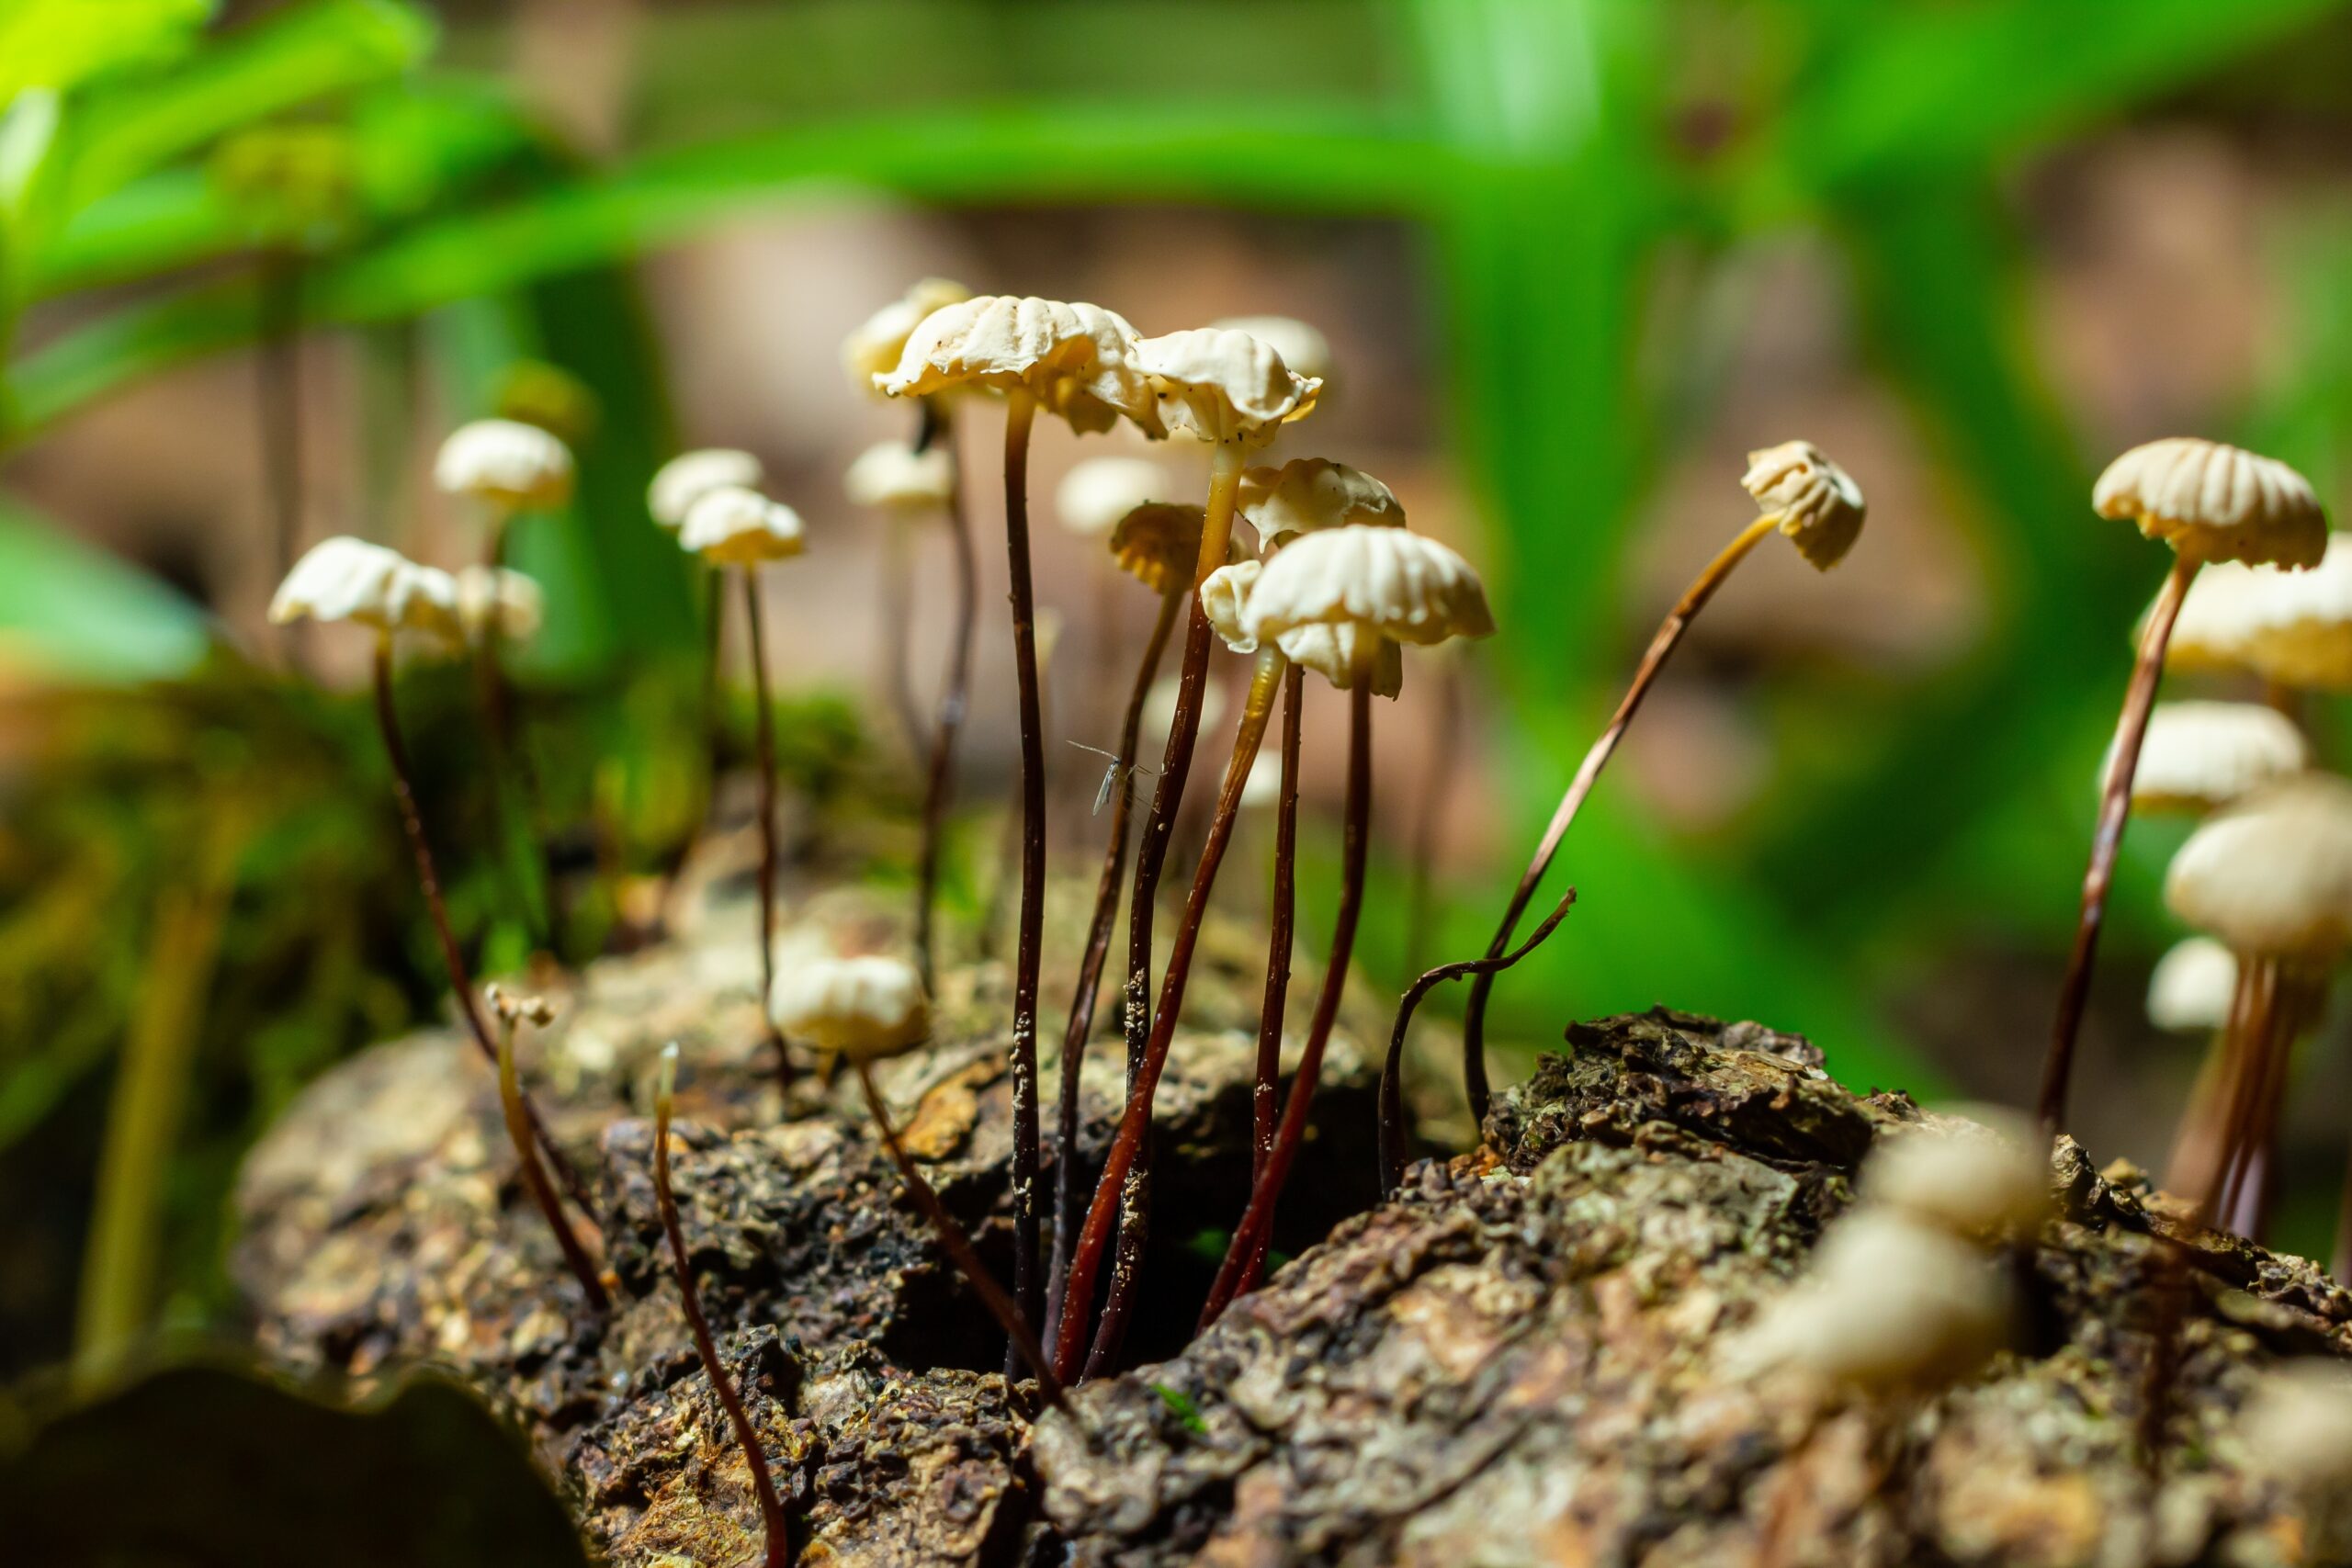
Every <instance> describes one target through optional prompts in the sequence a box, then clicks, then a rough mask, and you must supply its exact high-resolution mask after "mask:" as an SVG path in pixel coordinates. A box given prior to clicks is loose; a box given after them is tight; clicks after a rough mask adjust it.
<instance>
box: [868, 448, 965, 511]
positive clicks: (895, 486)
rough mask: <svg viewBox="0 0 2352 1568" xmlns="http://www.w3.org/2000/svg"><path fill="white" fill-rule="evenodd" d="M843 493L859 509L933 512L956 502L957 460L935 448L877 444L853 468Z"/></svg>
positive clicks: (946, 452)
mask: <svg viewBox="0 0 2352 1568" xmlns="http://www.w3.org/2000/svg"><path fill="white" fill-rule="evenodd" d="M842 491H843V493H845V494H846V495H848V497H849V498H850V500H852V501H854V502H856V503H857V504H858V505H860V506H875V507H880V508H882V509H884V510H885V511H889V512H929V511H933V510H935V509H937V508H939V507H943V506H945V505H946V504H947V503H948V502H950V501H952V500H954V499H955V491H956V460H955V459H954V458H953V457H950V456H949V455H948V451H947V448H946V447H944V446H938V445H935V444H934V445H933V446H927V447H925V448H923V449H922V451H920V452H918V451H916V450H915V449H914V447H913V446H912V445H910V443H908V442H904V441H882V442H876V444H875V445H874V446H868V447H867V448H866V449H865V451H863V452H860V453H859V454H858V455H857V457H856V460H855V461H854V462H852V463H851V464H850V466H849V471H848V472H847V473H845V474H843V475H842Z"/></svg>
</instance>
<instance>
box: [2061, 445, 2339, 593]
mask: <svg viewBox="0 0 2352 1568" xmlns="http://www.w3.org/2000/svg"><path fill="white" fill-rule="evenodd" d="M2091 506H2092V508H2093V510H2095V511H2097V512H2098V514H2099V515H2100V516H2101V517H2115V518H2125V519H2129V520H2131V522H2134V523H2137V524H2138V525H2140V532H2141V533H2143V534H2144V535H2146V536H2148V537H2150V538H2152V539H2163V540H2165V541H2166V542H2168V543H2169V544H2170V545H2171V546H2172V547H2173V548H2174V549H2175V550H2176V551H2177V552H2178V553H2179V554H2180V555H2181V556H2183V557H2184V558H2188V559H2193V560H2200V561H2227V560H2241V561H2245V562H2247V563H2249V564H2253V565H2260V564H2263V563H2266V562H2267V563H2275V564H2277V565H2279V566H2288V567H2310V566H2316V565H2318V564H2319V559H2320V556H2321V554H2322V553H2323V552H2324V550H2325V549H2326V547H2327V514H2326V513H2325V512H2324V511H2323V510H2321V507H2320V503H2319V497H2318V496H2316V495H2314V494H2313V493H2312V487H2311V481H2310V480H2308V479H2304V478H2303V476H2302V475H2301V474H2299V473H2297V472H2295V470H2294V469H2292V468H2289V467H2288V466H2287V465H2286V464H2284V463H2281V462H2279V461H2278V460H2277V459H2275V458H2271V457H2257V456H2256V455H2255V454H2254V453H2252V452H2248V451H2245V450H2244V449H2243V448H2241V447H2236V446H2226V445H2224V444H2222V442H2219V441H2206V440H2202V439H2199V437H2196V436H2193V435H2175V436H2168V437H2166V438H2165V439H2164V440H2162V441H2151V442H2149V443H2148V444H2147V445H2146V446H2134V447H2132V448H2131V450H2130V451H2129V452H2126V453H2124V454H2123V456H2121V457H2118V458H2116V459H2115V461H2114V462H2112V463H2109V465H2108V466H2107V471H2106V472H2105V473H2103V474H2101V475H2099V477H2098V484H2096V485H2094V486H2093V487H2092V488H2091Z"/></svg>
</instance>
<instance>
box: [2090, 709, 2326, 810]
mask: <svg viewBox="0 0 2352 1568" xmlns="http://www.w3.org/2000/svg"><path fill="white" fill-rule="evenodd" d="M2310 761H2311V749H2310V747H2309V746H2308V745H2306V744H2305V743H2304V740H2303V732H2302V731H2301V730H2300V729H2298V728H2295V726H2294V723H2293V721H2292V720H2290V719H2289V718H2288V717H2287V716H2285V715H2284V714H2281V713H2278V712H2277V711H2275V710H2273V709H2270V708H2267V707H2263V706H2261V705H2258V704H2256V703H2164V704H2160V705H2158V706H2157V707H2156V708H2155V710H2154V712H2152V713H2150V714H2149V715H2148V734H2147V739H2145V740H2144V741H2143V743H2142V745H2141V747H2140V761H2139V765H2138V766H2137V767H2135V768H2134V769H2133V770H2132V773H2131V807H2132V809H2133V810H2135V811H2157V812H2164V811H2174V812H2189V813H2202V812H2206V811H2211V809H2213V808H2214V807H2217V806H2226V805H2228V804H2229V803H2230V802H2231V801H2233V800H2235V799H2237V798H2238V796H2240V795H2245V793H2246V792H2247V791H2249V790H2254V789H2258V788H2260V787H2261V786H2262V785H2264V784H2270V783H2273V782H2275V781H2277V780H2278V779H2282V778H2284V777H2286V776H2287V775H2288V774H2290V773H2301V772H2302V770H2303V769H2304V768H2305V767H2306V766H2308V765H2309V763H2310ZM2101 772H2102V773H2104V772H2105V769H2101Z"/></svg>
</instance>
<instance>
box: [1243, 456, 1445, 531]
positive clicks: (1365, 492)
mask: <svg viewBox="0 0 2352 1568" xmlns="http://www.w3.org/2000/svg"><path fill="white" fill-rule="evenodd" d="M1235 505H1236V509H1237V510H1238V511H1239V513H1241V516H1242V519H1243V521H1245V522H1247V523H1248V524H1249V525H1250V526H1251V527H1252V528H1255V529H1256V530H1257V531H1258V536H1259V537H1260V538H1261V539H1263V540H1265V541H1266V542H1267V543H1268V544H1270V545H1272V544H1279V543H1281V542H1282V541H1283V538H1284V537H1285V536H1288V535H1292V534H1309V533H1313V532H1315V531H1317V529H1322V528H1339V527H1344V526H1346V525H1348V524H1351V523H1363V524H1369V525H1375V526H1382V525H1385V526H1387V527H1392V528H1402V527H1403V526H1404V525H1405V507H1404V503H1403V502H1399V501H1398V500H1397V492H1396V491H1392V490H1390V489H1389V488H1388V487H1387V486H1386V485H1385V484H1383V483H1382V482H1381V481H1380V480H1378V479H1374V478H1373V476H1372V475H1370V474H1367V473H1365V472H1364V471H1363V469H1362V468H1350V467H1348V465H1346V464H1345V463H1334V462H1332V461H1331V460H1330V459H1329V458H1328V457H1294V458H1292V459H1291V460H1290V461H1289V462H1287V463H1284V464H1283V466H1282V467H1280V468H1267V467H1262V466H1261V467H1259V468H1250V469H1249V470H1247V471H1245V472H1244V473H1243V474H1242V476H1241V490H1240V493H1239V495H1238V497H1237V499H1236V502H1235Z"/></svg>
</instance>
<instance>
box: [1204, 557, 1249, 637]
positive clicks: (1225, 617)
mask: <svg viewBox="0 0 2352 1568" xmlns="http://www.w3.org/2000/svg"><path fill="white" fill-rule="evenodd" d="M1265 570H1266V563H1265V562H1264V561H1261V560H1238V561H1232V562H1229V563H1227V565H1224V566H1221V567H1219V568H1217V569H1216V570H1215V571H1213V572H1211V573H1209V574H1208V575H1207V576H1206V577H1204V578H1203V579H1201V586H1200V589H1199V592H1200V595H1201V614H1202V615H1204V616H1206V617H1207V618H1208V623H1209V629H1210V630H1211V631H1213V632H1215V633H1216V635H1217V636H1218V637H1221V638H1223V639H1224V641H1225V646H1226V647H1227V648H1229V649H1233V651H1234V652H1236V653H1255V652H1257V651H1258V639H1257V638H1256V637H1253V636H1251V635H1250V591H1251V590H1252V589H1254V588H1256V587H1257V586H1258V579H1259V577H1260V576H1261V574H1262V573H1263V572H1264V571H1265Z"/></svg>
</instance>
